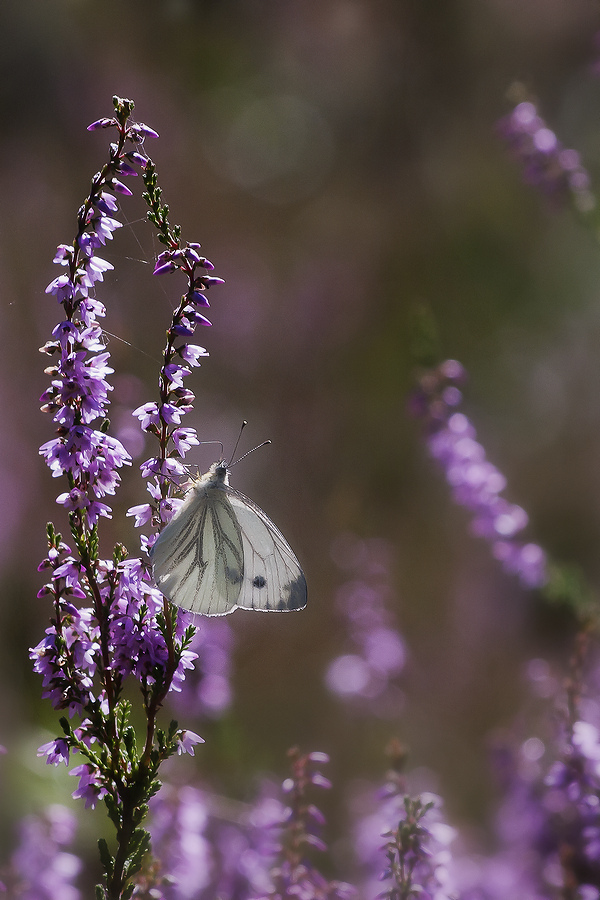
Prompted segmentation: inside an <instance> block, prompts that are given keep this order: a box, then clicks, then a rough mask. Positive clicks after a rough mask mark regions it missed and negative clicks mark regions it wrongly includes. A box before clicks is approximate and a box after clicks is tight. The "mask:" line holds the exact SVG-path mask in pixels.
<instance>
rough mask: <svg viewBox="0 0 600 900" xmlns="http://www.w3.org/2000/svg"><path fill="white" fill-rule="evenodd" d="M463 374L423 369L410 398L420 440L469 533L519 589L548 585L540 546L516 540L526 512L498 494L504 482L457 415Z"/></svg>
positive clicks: (454, 366) (458, 369) (453, 366)
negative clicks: (463, 511) (465, 514)
mask: <svg viewBox="0 0 600 900" xmlns="http://www.w3.org/2000/svg"><path fill="white" fill-rule="evenodd" d="M465 379H466V372H465V370H464V369H463V367H462V366H461V364H460V363H459V362H456V360H451V359H450V360H446V362H444V363H442V364H441V365H439V366H438V367H437V368H435V369H431V370H429V371H427V372H426V373H425V374H424V375H423V376H422V377H421V378H420V380H419V387H418V389H417V391H416V392H415V394H414V396H413V401H412V405H413V409H414V412H415V413H416V415H418V416H419V417H420V418H421V419H422V420H423V422H424V426H425V428H424V431H425V442H426V444H427V447H428V449H429V452H430V454H431V456H433V458H434V459H436V460H437V462H438V463H439V464H440V465H441V466H442V468H443V469H444V473H445V475H446V480H447V481H448V484H449V485H450V487H451V488H452V494H453V498H454V500H455V501H456V502H457V503H459V504H460V505H461V506H465V507H466V508H467V509H469V510H470V511H471V513H472V515H473V518H472V523H471V528H472V530H473V532H474V533H475V534H476V535H478V536H480V537H482V538H484V539H485V540H486V541H488V543H489V544H490V547H491V550H492V553H493V555H494V556H495V558H496V559H497V560H499V561H500V562H501V563H502V566H503V567H504V569H505V570H506V571H507V572H510V573H511V574H515V575H517V576H518V578H519V580H520V581H521V583H522V584H523V585H524V587H528V588H540V587H543V586H544V585H545V584H546V583H547V581H548V568H547V562H546V555H545V553H544V551H543V550H542V548H541V547H539V546H538V545H537V544H534V543H526V542H524V541H523V540H521V538H520V537H519V534H520V532H521V531H522V530H523V528H525V526H526V525H527V522H528V518H527V513H526V512H525V510H524V509H522V508H521V507H520V506H517V505H516V504H513V503H509V502H508V500H505V499H504V497H502V496H501V492H502V491H503V490H504V487H505V486H506V479H505V477H504V475H502V473H501V472H499V471H498V469H497V468H496V467H495V466H494V465H492V463H490V462H489V461H488V460H487V459H486V454H485V450H484V448H483V447H482V445H481V444H480V443H479V442H478V441H477V440H476V432H475V428H474V427H473V425H472V424H471V423H470V422H469V420H468V419H467V417H466V416H465V415H464V413H462V412H459V411H458V407H459V405H460V402H461V400H462V392H461V386H462V384H463V383H464V381H465Z"/></svg>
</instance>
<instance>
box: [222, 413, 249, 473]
mask: <svg viewBox="0 0 600 900" xmlns="http://www.w3.org/2000/svg"><path fill="white" fill-rule="evenodd" d="M247 424H248V422H247V421H246V419H244V421H243V422H242V424H241V426H240V433H239V434H238V436H237V441H236V442H235V447H234V448H233V453H232V454H231V456H230V462H229V463H228V464H227V468H229V466H231V465H233V463H232V462H231V460H233V457H234V456H235V452H236V450H237V448H238V444H239V442H240V438H241V436H242V431H243V430H244V428H245V427H246V425H247Z"/></svg>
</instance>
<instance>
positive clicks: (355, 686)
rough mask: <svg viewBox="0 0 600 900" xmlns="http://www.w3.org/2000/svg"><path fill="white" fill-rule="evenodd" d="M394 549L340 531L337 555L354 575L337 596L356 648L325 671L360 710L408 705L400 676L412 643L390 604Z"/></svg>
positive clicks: (391, 711) (389, 712) (384, 711)
mask: <svg viewBox="0 0 600 900" xmlns="http://www.w3.org/2000/svg"><path fill="white" fill-rule="evenodd" d="M391 554H392V548H391V547H390V546H388V545H386V544H385V543H384V542H383V541H377V540H372V541H362V540H360V539H359V538H357V537H355V536H354V535H340V537H339V538H337V540H336V541H335V542H334V544H333V547H332V556H333V558H334V560H335V561H336V562H337V563H338V565H339V566H340V568H341V569H342V570H343V571H345V572H346V573H347V575H348V576H349V579H348V581H347V582H346V583H345V584H343V585H342V587H341V588H339V590H338V591H337V594H336V606H337V608H338V611H339V613H340V614H341V616H342V619H343V621H344V624H345V628H346V630H347V632H348V636H349V638H350V641H351V643H352V651H353V652H348V653H343V654H341V655H340V656H338V657H336V658H335V659H334V660H333V661H332V662H331V663H330V665H329V667H328V669H327V672H326V674H325V682H326V684H327V687H328V688H329V689H330V690H331V691H332V692H333V693H335V694H337V695H338V696H339V697H342V698H344V699H351V700H352V701H353V702H354V703H355V704H357V705H358V708H360V709H363V711H368V712H369V713H373V712H375V713H376V714H377V715H380V716H395V715H397V714H398V711H399V708H400V706H401V704H402V699H403V698H402V694H401V693H400V691H399V689H398V687H397V685H396V683H395V679H396V678H397V677H398V675H399V674H400V673H401V672H402V670H403V668H404V665H405V662H406V655H407V651H406V646H405V643H404V640H403V639H402V636H401V635H400V633H399V632H398V630H397V628H396V626H395V622H394V617H393V614H392V612H391V609H390V607H391V606H392V604H393V599H394V596H393V589H392V587H391V584H390V576H389V569H390V560H391Z"/></svg>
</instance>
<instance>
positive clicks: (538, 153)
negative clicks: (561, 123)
mask: <svg viewBox="0 0 600 900" xmlns="http://www.w3.org/2000/svg"><path fill="white" fill-rule="evenodd" d="M498 129H499V131H500V134H501V135H502V137H503V138H504V140H505V141H506V143H507V145H508V147H509V149H510V150H511V152H512V154H513V155H514V156H515V157H516V159H517V160H518V161H519V162H520V164H521V165H522V167H523V177H524V179H525V181H526V182H528V183H529V184H533V185H534V186H535V187H538V188H539V189H540V190H541V191H542V192H543V193H544V194H546V195H547V196H549V197H551V198H552V199H560V200H566V199H568V198H569V197H570V198H571V199H572V201H573V203H574V205H575V207H576V208H577V209H578V210H579V211H580V212H590V211H591V210H592V209H593V208H594V206H595V199H594V196H593V194H592V193H591V191H590V177H589V175H588V173H587V171H586V170H585V169H584V167H583V166H582V165H581V162H580V158H579V154H578V153H577V151H576V150H568V149H567V148H565V147H563V145H562V144H561V143H560V141H559V140H558V138H557V136H556V134H555V133H554V132H553V131H552V130H551V129H550V128H548V126H547V125H546V123H545V122H544V120H543V119H542V118H541V116H540V115H539V114H538V111H537V109H536V107H535V105H534V104H533V103H531V102H530V101H524V102H522V103H519V104H517V106H515V108H514V109H513V111H512V112H511V113H510V114H509V115H508V116H505V117H504V118H503V119H501V120H500V122H499V123H498Z"/></svg>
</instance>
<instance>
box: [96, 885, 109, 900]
mask: <svg viewBox="0 0 600 900" xmlns="http://www.w3.org/2000/svg"><path fill="white" fill-rule="evenodd" d="M96 900H107V898H106V891H105V890H104V888H103V887H102V885H101V884H97V885H96Z"/></svg>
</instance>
